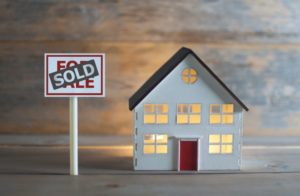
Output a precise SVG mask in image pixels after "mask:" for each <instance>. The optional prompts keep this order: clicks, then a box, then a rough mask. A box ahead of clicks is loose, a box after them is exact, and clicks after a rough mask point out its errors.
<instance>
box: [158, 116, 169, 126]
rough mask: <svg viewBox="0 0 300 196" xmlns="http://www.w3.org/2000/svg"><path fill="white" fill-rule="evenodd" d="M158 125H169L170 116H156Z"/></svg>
mask: <svg viewBox="0 0 300 196" xmlns="http://www.w3.org/2000/svg"><path fill="white" fill-rule="evenodd" d="M156 123H157V124H167V123H168V115H166V114H158V115H157V116H156Z"/></svg>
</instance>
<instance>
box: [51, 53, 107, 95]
mask: <svg viewBox="0 0 300 196" xmlns="http://www.w3.org/2000/svg"><path fill="white" fill-rule="evenodd" d="M45 96H46V97H72V96H76V97H77V96H78V97H104V96H105V55H104V54H69V53H68V54H51V53H48V54H45Z"/></svg>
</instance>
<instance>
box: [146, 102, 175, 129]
mask: <svg viewBox="0 0 300 196" xmlns="http://www.w3.org/2000/svg"><path fill="white" fill-rule="evenodd" d="M168 112H169V107H168V104H144V123H145V124H167V123H168V120H169V118H168Z"/></svg>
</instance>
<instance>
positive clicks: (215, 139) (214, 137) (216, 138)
mask: <svg viewBox="0 0 300 196" xmlns="http://www.w3.org/2000/svg"><path fill="white" fill-rule="evenodd" d="M220 141H221V140H220V134H216V135H212V134H211V135H209V143H220Z"/></svg>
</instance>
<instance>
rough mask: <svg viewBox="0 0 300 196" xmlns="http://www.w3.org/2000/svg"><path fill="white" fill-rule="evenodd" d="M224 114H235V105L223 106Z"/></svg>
mask: <svg viewBox="0 0 300 196" xmlns="http://www.w3.org/2000/svg"><path fill="white" fill-rule="evenodd" d="M222 112H223V113H233V104H223V105H222Z"/></svg>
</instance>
